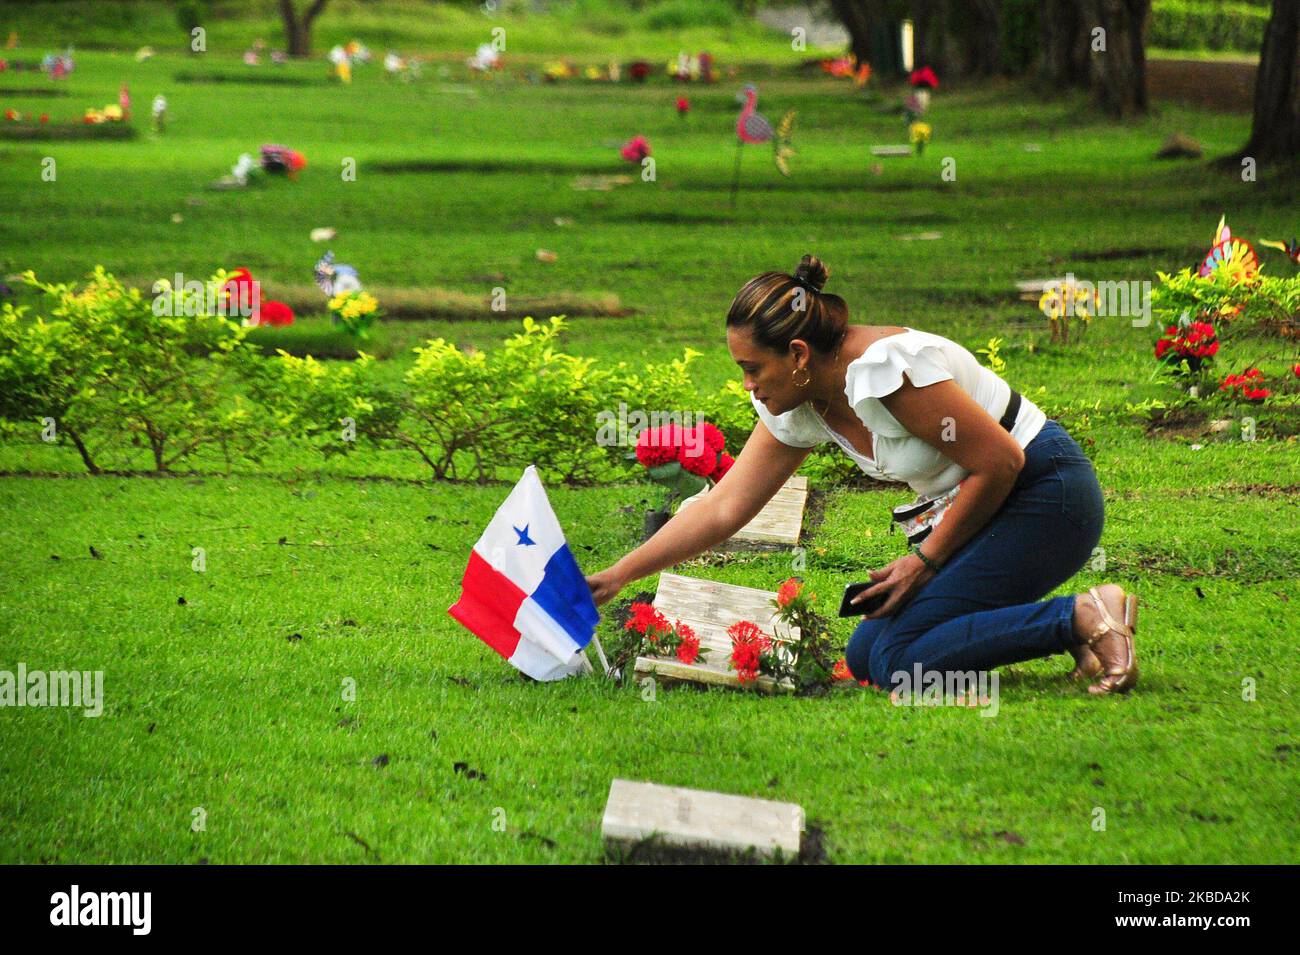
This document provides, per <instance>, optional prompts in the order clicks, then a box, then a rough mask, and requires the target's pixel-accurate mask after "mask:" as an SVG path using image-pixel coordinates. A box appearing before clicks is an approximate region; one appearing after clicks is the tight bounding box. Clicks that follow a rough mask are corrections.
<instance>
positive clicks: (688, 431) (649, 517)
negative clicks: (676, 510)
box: [635, 421, 734, 536]
mask: <svg viewBox="0 0 1300 955" xmlns="http://www.w3.org/2000/svg"><path fill="white" fill-rule="evenodd" d="M725 446H726V439H725V438H724V437H723V435H722V432H721V431H719V430H718V427H717V425H714V424H710V423H709V422H707V421H702V422H700V423H699V424H698V425H696V426H695V427H693V428H683V427H682V426H681V425H677V424H666V425H662V426H661V427H658V428H646V429H645V430H644V431H642V432H641V433H640V434H639V435H637V440H636V451H635V456H636V459H637V461H639V462H640V463H641V465H642V466H644V467H645V469H646V473H647V475H648V476H649V478H650V480H652V481H654V482H655V483H656V484H660V485H662V486H663V488H664V490H665V494H664V499H663V503H662V504H661V506H660V507H659V508H658V509H657V510H653V511H647V512H646V534H647V536H648V535H649V534H651V533H653V532H654V531H655V530H658V529H659V527H660V526H662V525H663V524H664V523H666V522H667V520H668V517H669V515H670V512H671V509H672V505H673V503H674V501H676V500H678V499H679V498H685V497H690V496H691V495H693V494H698V493H699V492H700V491H703V490H704V489H705V488H706V487H708V486H709V485H710V484H716V483H717V482H718V481H721V480H722V478H723V475H725V474H726V473H727V471H729V470H730V469H731V465H732V464H733V463H734V459H733V458H732V457H731V455H729V454H727V452H726V451H725V450H724V448H725Z"/></svg>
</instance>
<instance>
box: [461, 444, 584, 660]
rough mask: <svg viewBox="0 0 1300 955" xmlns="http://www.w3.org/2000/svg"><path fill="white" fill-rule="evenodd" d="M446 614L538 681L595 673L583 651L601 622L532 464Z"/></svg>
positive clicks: (482, 541) (473, 555)
mask: <svg viewBox="0 0 1300 955" xmlns="http://www.w3.org/2000/svg"><path fill="white" fill-rule="evenodd" d="M447 612H448V613H449V614H450V615H451V616H452V617H454V618H455V619H456V620H458V621H459V622H460V623H461V624H463V625H464V626H465V628H466V629H468V630H469V631H470V632H471V633H473V634H474V635H475V636H476V637H478V638H479V639H480V640H482V641H483V642H484V643H486V644H487V645H488V646H490V647H491V648H492V649H493V650H495V651H496V652H497V653H499V654H500V655H501V656H502V657H504V658H505V659H506V660H507V661H508V662H509V663H510V664H511V665H512V666H514V667H515V668H516V669H518V670H520V671H522V672H523V673H525V674H526V675H528V676H530V677H532V678H533V679H535V680H541V681H551V680H561V679H564V678H565V677H568V676H573V675H576V674H578V673H583V672H590V671H591V665H590V664H589V663H588V662H587V658H586V655H585V654H584V653H583V650H584V649H585V648H586V646H587V644H588V643H591V642H593V641H595V633H596V624H597V623H599V622H600V615H599V614H598V613H597V611H596V604H595V601H593V600H592V597H591V589H590V588H589V587H588V586H587V581H586V578H585V577H584V576H583V573H582V570H581V569H580V568H579V567H578V562H577V561H576V560H575V559H574V557H573V553H572V551H570V549H569V545H568V542H567V541H566V540H565V536H564V531H563V529H562V528H561V527H560V522H559V520H558V519H557V518H556V516H555V512H554V511H553V510H552V509H551V504H550V501H549V500H548V499H547V497H546V489H545V488H544V487H543V486H542V482H541V480H540V479H539V478H538V476H537V469H536V468H535V467H534V466H533V465H531V464H530V465H529V466H528V467H527V468H525V469H524V473H523V476H522V477H520V479H519V481H518V483H517V484H516V485H515V487H514V489H513V490H512V491H511V492H510V494H509V495H508V496H507V497H506V499H505V501H504V502H502V504H501V506H500V507H499V508H497V511H496V513H495V514H494V515H493V516H492V520H491V521H490V522H489V523H488V526H487V528H486V529H485V530H484V531H483V535H482V536H481V537H480V538H479V539H478V541H477V542H476V543H475V544H474V547H473V549H472V550H471V551H470V555H469V563H468V565H467V566H466V568H465V574H464V577H463V578H462V580H461V594H460V599H459V600H457V601H456V603H455V604H453V605H452V606H451V607H450V608H448V610H447ZM597 652H598V653H601V656H602V657H603V656H604V654H603V652H601V651H600V646H599V643H597Z"/></svg>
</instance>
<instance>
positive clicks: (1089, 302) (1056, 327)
mask: <svg viewBox="0 0 1300 955" xmlns="http://www.w3.org/2000/svg"><path fill="white" fill-rule="evenodd" d="M1090 293H1091V294H1090ZM1100 307H1101V293H1100V292H1099V291H1097V289H1096V288H1091V289H1090V288H1089V287H1088V286H1086V285H1082V284H1081V285H1074V284H1072V283H1070V282H1067V283H1065V284H1064V285H1062V284H1061V283H1059V282H1052V283H1049V284H1048V287H1047V288H1046V289H1045V290H1044V291H1043V294H1042V295H1041V296H1040V297H1039V299H1038V308H1039V310H1040V311H1042V313H1043V314H1044V315H1046V316H1047V320H1048V322H1049V323H1050V324H1051V326H1052V341H1054V342H1058V341H1059V342H1061V343H1063V344H1068V343H1069V341H1070V319H1072V318H1077V319H1078V320H1079V322H1080V324H1079V325H1078V326H1076V327H1077V328H1078V329H1079V337H1080V338H1082V337H1083V334H1082V333H1083V332H1084V331H1086V330H1087V328H1088V325H1089V323H1090V322H1091V321H1092V316H1093V313H1094V312H1095V311H1097V310H1099V309H1100Z"/></svg>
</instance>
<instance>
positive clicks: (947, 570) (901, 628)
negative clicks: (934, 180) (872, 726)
mask: <svg viewBox="0 0 1300 955" xmlns="http://www.w3.org/2000/svg"><path fill="white" fill-rule="evenodd" d="M826 276H827V272H826V269H825V267H824V266H823V265H822V264H821V262H820V261H818V260H817V259H815V258H813V257H812V256H804V258H803V261H802V262H801V263H800V264H799V267H798V269H797V270H796V271H795V274H794V275H786V274H784V273H782V272H764V273H763V274H762V275H759V276H758V277H756V278H754V279H752V280H751V281H749V282H748V283H747V284H746V285H745V287H744V288H742V289H741V290H740V292H739V293H737V295H736V298H735V300H734V301H733V302H732V303H731V310H730V311H729V312H728V313H727V345H728V348H729V349H730V351H731V356H732V358H734V359H735V361H736V363H737V364H738V365H739V366H740V368H741V370H742V371H743V372H744V383H745V390H746V391H748V392H749V393H750V400H751V401H752V402H753V404H754V408H755V410H756V411H757V412H758V417H759V422H758V423H757V424H756V425H755V427H754V431H753V434H751V435H750V438H749V440H748V441H747V442H746V444H745V447H744V450H743V451H742V452H741V454H740V456H739V457H738V458H737V459H736V463H735V464H734V465H732V467H731V470H730V471H728V472H727V474H726V476H725V477H723V479H722V480H721V481H720V482H718V485H717V486H716V487H715V488H713V489H712V490H711V491H709V492H708V493H707V494H705V495H704V496H703V497H702V498H701V499H700V501H699V502H698V503H696V504H694V505H693V506H691V507H688V508H685V509H683V510H681V511H680V512H679V513H678V514H677V515H676V516H674V517H673V519H672V520H671V521H669V522H668V523H667V524H665V525H664V527H663V528H662V529H661V530H660V531H659V532H658V533H657V534H655V535H654V536H653V537H652V538H650V540H648V541H647V542H646V543H644V544H642V545H641V546H640V547H638V548H637V549H636V550H634V551H632V552H631V553H629V554H627V555H626V556H624V557H623V558H622V559H621V560H619V561H618V562H617V563H615V564H614V565H613V566H611V567H609V568H607V569H605V570H602V571H600V572H599V573H596V574H593V575H591V576H590V577H588V578H587V582H588V584H589V585H590V587H591V590H592V595H593V597H594V598H595V601H596V603H597V604H601V603H605V602H606V601H608V600H610V599H612V598H613V597H614V596H615V595H616V594H617V593H618V592H619V591H620V590H622V589H623V587H624V586H626V585H627V584H629V583H631V582H632V581H635V580H637V579H639V578H641V577H645V576H647V575H648V574H653V573H656V572H657V571H660V570H663V569H665V568H667V567H671V566H672V565H674V564H677V563H679V562H680V561H683V560H687V559H689V558H691V557H695V556H697V555H698V554H700V553H703V552H704V551H706V550H708V549H709V548H710V547H714V546H716V545H718V544H720V543H722V542H723V541H725V540H727V539H728V538H730V537H731V536H732V535H733V534H735V533H736V532H737V531H738V530H740V529H741V528H742V527H744V526H745V525H746V524H747V523H749V521H750V520H751V519H752V518H753V517H754V515H756V514H757V513H758V512H759V510H760V509H762V507H763V505H764V504H766V503H767V501H768V500H770V499H771V497H772V495H774V494H775V493H776V491H777V490H778V489H779V488H780V487H781V486H782V485H783V484H784V483H785V481H786V480H787V479H788V478H789V477H790V475H791V474H793V473H794V472H795V470H796V469H797V468H798V467H799V465H800V464H801V463H802V462H803V460H804V458H806V457H807V456H808V453H809V449H810V448H812V447H813V446H815V445H818V444H821V443H822V442H824V441H827V440H832V441H835V442H836V443H837V444H839V445H840V447H841V448H842V449H843V450H844V452H845V453H846V454H848V455H849V456H850V457H851V458H852V459H853V460H854V461H855V462H856V463H857V464H858V466H859V467H861V468H862V470H863V471H865V472H866V473H867V474H868V475H870V476H871V477H873V478H875V479H877V480H881V481H895V482H903V483H907V484H909V485H911V487H912V488H913V489H914V490H916V491H917V493H918V494H920V495H921V496H922V497H924V498H926V499H930V498H939V502H938V504H940V505H942V504H945V503H946V507H945V508H944V509H943V511H942V518H941V520H940V521H939V522H938V523H937V524H935V525H934V527H933V530H932V532H931V533H929V534H928V536H926V537H925V538H924V540H923V541H922V542H921V543H919V544H916V545H915V546H913V548H912V550H911V551H910V552H909V553H908V554H906V555H905V556H903V557H900V558H899V559H897V560H895V561H894V562H892V563H891V564H889V565H887V566H886V567H883V568H881V569H879V570H875V571H872V572H871V579H872V581H874V583H873V585H872V586H871V587H870V588H868V589H867V590H866V591H865V592H864V593H863V594H862V595H861V596H860V597H859V598H858V599H859V601H860V602H863V601H866V600H870V599H872V598H873V597H875V596H883V597H884V598H885V599H884V603H883V604H882V605H881V606H880V607H879V609H877V610H875V611H874V612H872V613H870V614H866V615H864V617H863V618H862V622H861V623H860V624H859V625H858V627H857V629H856V631H855V632H854V633H853V636H852V638H851V639H850V640H849V646H848V652H847V661H848V665H849V669H850V670H851V671H852V673H853V676H854V677H856V678H857V679H859V680H866V679H869V680H871V682H872V683H874V684H876V685H877V686H881V687H889V686H891V685H892V684H894V683H895V680H894V678H893V675H894V674H897V673H900V671H901V672H903V673H907V674H909V675H910V674H911V673H912V672H913V668H914V667H915V666H916V665H917V664H919V665H920V667H921V669H922V671H923V672H929V671H931V670H937V671H949V670H960V671H969V670H987V669H989V668H992V667H997V666H1002V665H1004V664H1009V663H1017V662H1019V661H1021V660H1030V659H1034V658H1036V657H1043V656H1048V655H1051V654H1055V653H1065V652H1068V653H1070V654H1071V655H1072V656H1073V657H1074V660H1075V663H1076V666H1075V668H1074V670H1073V671H1072V672H1071V674H1070V676H1071V677H1072V678H1074V679H1079V678H1087V679H1089V680H1094V681H1095V682H1093V683H1092V684H1091V685H1090V686H1089V687H1088V689H1089V691H1090V692H1092V693H1110V692H1112V691H1119V692H1123V691H1127V690H1129V689H1132V687H1133V686H1134V685H1135V684H1136V683H1137V677H1138V671H1137V661H1136V658H1135V655H1134V649H1133V634H1134V631H1135V630H1136V627H1137V619H1136V611H1137V598H1136V597H1134V596H1132V595H1130V594H1126V593H1125V592H1124V591H1123V590H1122V589H1121V588H1120V587H1118V586H1116V585H1114V584H1104V585H1102V586H1100V587H1094V588H1090V589H1089V591H1088V593H1086V594H1079V595H1073V596H1063V597H1054V598H1052V599H1050V600H1043V599H1042V598H1043V596H1044V595H1045V594H1047V593H1049V592H1050V591H1051V590H1053V589H1054V588H1056V587H1058V586H1060V585H1061V584H1062V583H1064V582H1065V581H1066V580H1069V579H1070V578H1071V577H1072V576H1074V574H1075V573H1077V572H1078V571H1079V570H1080V569H1081V568H1082V567H1083V565H1084V563H1085V562H1086V561H1087V560H1088V558H1089V557H1090V556H1091V554H1092V551H1093V548H1094V547H1095V546H1096V545H1097V542H1098V540H1099V539H1100V538H1101V529H1102V520H1103V516H1102V495H1101V488H1100V487H1099V486H1098V484H1097V476H1096V474H1095V473H1094V472H1093V469H1092V464H1091V463H1090V462H1089V461H1088V459H1087V457H1086V456H1085V455H1084V454H1083V452H1082V450H1080V448H1079V446H1078V444H1076V443H1075V441H1074V440H1073V439H1072V438H1071V437H1070V436H1069V434H1067V433H1066V431H1065V429H1063V428H1062V427H1061V426H1060V425H1059V424H1057V423H1056V422H1055V421H1048V420H1047V418H1046V416H1045V415H1044V414H1043V412H1042V411H1041V410H1039V409H1038V408H1037V407H1035V406H1034V404H1033V403H1032V402H1030V401H1029V400H1027V399H1024V398H1022V397H1021V396H1020V395H1018V394H1017V393H1015V392H1014V391H1013V390H1012V389H1011V388H1010V387H1009V386H1008V385H1007V383H1006V382H1004V381H1003V380H1002V379H1001V378H999V377H998V376H997V375H995V374H994V373H993V372H992V371H990V370H989V369H987V368H985V367H984V366H982V365H980V364H979V362H978V361H976V359H975V357H974V356H973V355H971V353H970V352H969V351H967V350H966V349H965V348H963V347H962V346H960V345H958V344H957V343H956V342H953V341H950V340H948V339H946V338H941V337H940V336H938V335H931V334H929V333H928V332H922V331H917V330H916V329H911V328H900V327H897V326H890V325H883V326H881V325H850V324H849V323H848V306H847V305H846V304H845V302H844V300H843V299H842V298H840V297H839V296H838V295H831V294H827V293H824V292H822V286H823V285H824V284H825V281H826ZM959 483H960V489H959V492H954V491H953V489H954V488H957V486H958V484H959ZM945 494H946V496H945ZM949 501H950V503H947V502H949ZM936 509H937V507H936Z"/></svg>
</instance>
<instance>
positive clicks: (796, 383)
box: [790, 368, 812, 388]
mask: <svg viewBox="0 0 1300 955" xmlns="http://www.w3.org/2000/svg"><path fill="white" fill-rule="evenodd" d="M798 371H802V372H803V373H804V375H806V376H807V377H805V378H804V380H803V381H796V380H795V377H794V376H795V372H798ZM790 380H791V381H792V382H794V386H795V387H796V388H807V387H808V383H809V382H810V381H812V375H810V374H809V373H808V369H807V368H803V369H800V368H796V369H795V370H794V371H792V372H790Z"/></svg>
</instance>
